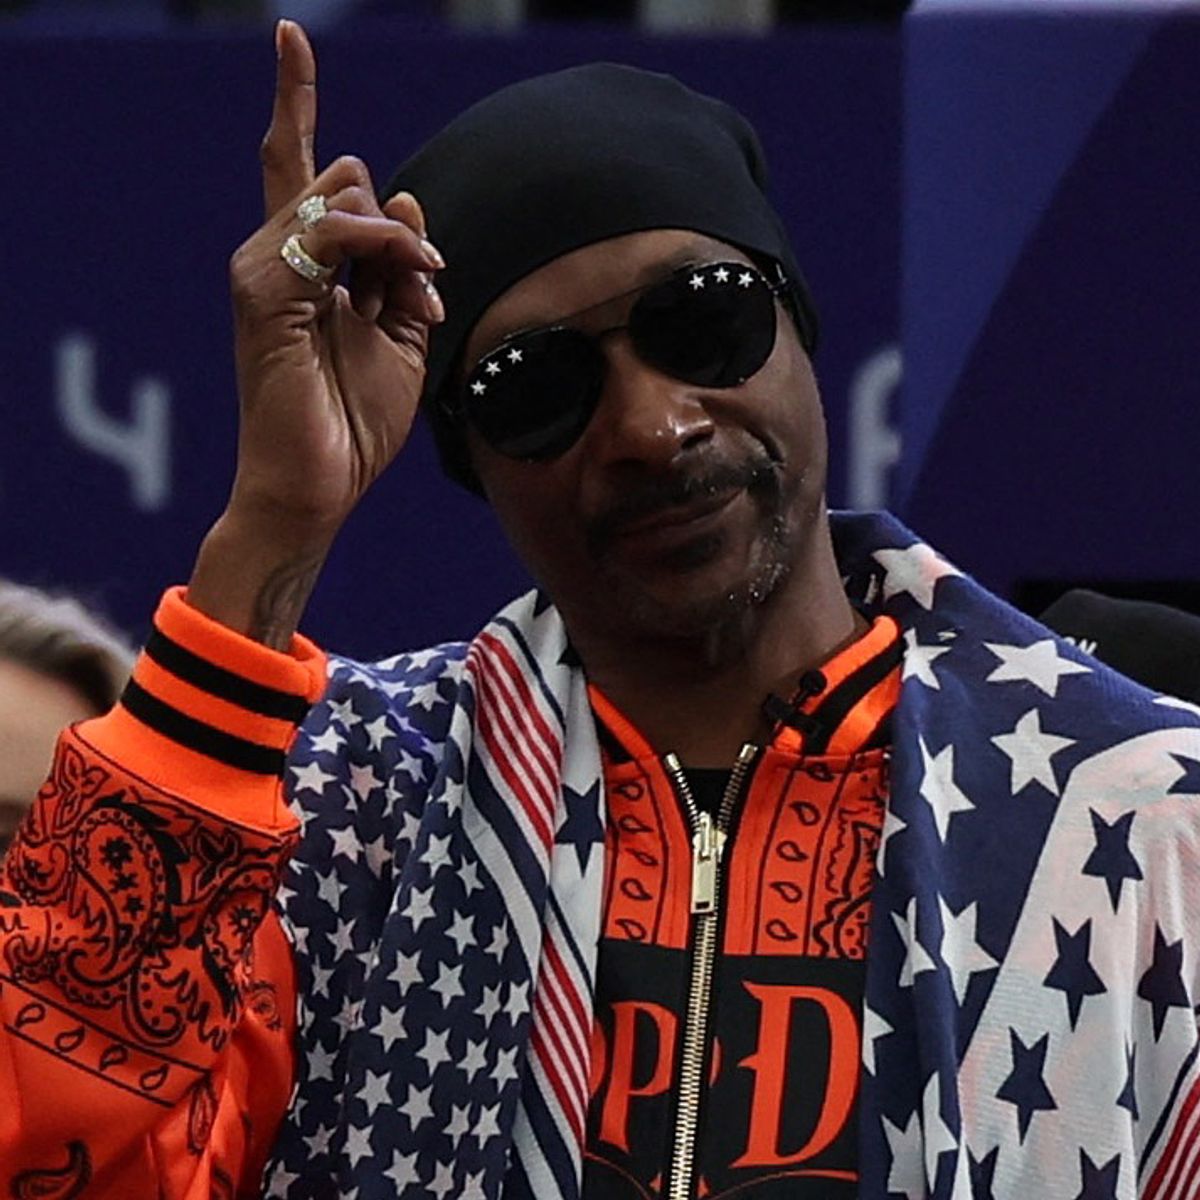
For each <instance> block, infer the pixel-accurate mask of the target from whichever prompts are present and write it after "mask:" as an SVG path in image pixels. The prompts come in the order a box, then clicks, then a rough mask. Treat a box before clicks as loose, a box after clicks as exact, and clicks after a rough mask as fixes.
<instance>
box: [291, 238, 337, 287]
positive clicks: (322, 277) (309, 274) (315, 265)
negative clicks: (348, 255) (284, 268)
mask: <svg viewBox="0 0 1200 1200" xmlns="http://www.w3.org/2000/svg"><path fill="white" fill-rule="evenodd" d="M279 257H280V258H282V259H283V261H284V262H285V263H287V265H288V266H289V267H291V268H292V270H293V271H295V272H296V274H297V275H299V276H300V278H301V279H307V280H308V281H309V282H310V283H324V282H325V281H326V280H328V278H329V277H330V276H331V275H332V274H333V267H327V266H325V264H324V263H319V262H317V260H316V259H315V258H313V256H312V255H311V254H309V252H308V251H307V250H305V248H304V244H303V243H302V242H301V241H300V235H299V234H298V233H293V234H292V236H291V237H290V238H288V239H287V241H286V242H284V243H283V245H282V246H280V247H279Z"/></svg>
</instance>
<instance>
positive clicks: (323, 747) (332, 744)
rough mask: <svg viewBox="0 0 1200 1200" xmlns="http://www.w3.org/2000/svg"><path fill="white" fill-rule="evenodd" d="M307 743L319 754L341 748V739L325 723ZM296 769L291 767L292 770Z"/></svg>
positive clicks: (330, 726) (333, 752) (334, 730)
mask: <svg viewBox="0 0 1200 1200" xmlns="http://www.w3.org/2000/svg"><path fill="white" fill-rule="evenodd" d="M309 745H310V746H311V747H312V748H313V749H314V750H317V751H319V752H320V753H321V754H336V753H337V752H338V751H339V750H340V749H341V748H342V739H341V737H340V736H339V735H338V731H337V730H336V729H334V728H333V726H332V725H327V726H326V727H325V728H324V729H322V730H321V732H320V733H319V734H318V735H317V736H316V737H315V738H313V740H312V741H311V742H309ZM296 769H297V768H295V767H293V768H292V771H293V772H294V771H296ZM318 790H320V789H318Z"/></svg>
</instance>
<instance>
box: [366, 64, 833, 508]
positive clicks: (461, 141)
mask: <svg viewBox="0 0 1200 1200" xmlns="http://www.w3.org/2000/svg"><path fill="white" fill-rule="evenodd" d="M766 175H767V173H766V163H765V160H764V158H763V152H762V147H761V146H760V145H759V141H758V138H757V136H756V135H755V133H754V130H753V129H752V128H751V127H750V125H749V123H748V122H747V121H746V120H745V119H744V118H743V117H742V116H741V115H740V114H739V113H737V112H736V111H735V110H734V109H732V108H730V107H729V105H727V104H724V103H722V102H721V101H719V100H714V99H712V98H711V97H708V96H702V95H700V94H699V93H697V92H694V91H692V90H691V89H690V88H687V87H685V86H684V85H683V84H681V83H680V82H679V81H678V80H676V79H673V78H672V77H671V76H669V75H659V74H655V73H653V72H649V71H642V70H638V69H636V68H634V67H626V66H619V65H616V64H613V63H593V64H590V65H588V66H583V67H573V68H571V69H570V70H566V71H559V72H556V73H554V74H552V75H542V76H538V77H537V78H534V79H528V80H524V81H523V82H521V83H516V84H512V85H511V86H509V87H506V88H503V89H502V90H501V91H498V92H496V93H494V94H493V95H491V96H488V97H487V98H486V99H484V100H481V101H480V102H479V103H478V104H475V105H473V106H472V107H471V108H469V109H467V110H466V112H464V113H462V114H461V115H460V116H458V117H456V118H455V119H454V120H453V121H451V122H450V124H449V125H447V126H446V127H445V128H444V129H442V130H441V132H440V133H438V134H436V135H435V136H434V137H433V138H431V139H430V141H429V142H427V143H426V144H425V146H423V147H422V148H421V149H420V150H418V151H417V153H416V154H414V155H413V156H412V158H410V159H409V160H408V161H407V162H406V163H404V165H403V166H401V167H400V169H399V170H398V171H397V172H396V174H395V176H394V177H393V178H392V180H391V182H390V183H389V184H388V186H387V188H386V189H385V192H384V197H385V198H387V197H391V196H393V195H395V194H396V193H397V192H400V191H408V192H412V193H413V194H414V195H415V196H416V197H417V199H418V200H419V201H420V202H421V205H422V207H423V208H424V210H425V214H426V219H427V221H428V223H429V237H430V239H431V240H432V241H433V242H434V244H435V245H436V246H437V247H438V248H439V249H440V250H441V251H442V253H443V254H444V255H445V258H446V262H447V264H448V265H447V267H446V269H445V270H444V271H442V272H440V273H439V274H438V277H437V286H438V290H439V292H440V293H441V295H442V299H443V300H444V301H445V306H446V320H445V322H444V323H443V324H442V325H440V326H438V327H437V328H436V329H434V330H433V332H432V334H431V337H430V342H429V356H428V362H427V375H426V380H425V391H424V396H423V398H422V406H423V408H424V410H425V413H426V416H427V417H428V419H429V421H430V423H431V424H432V426H433V432H434V437H435V439H436V441H437V446H438V452H439V454H440V455H441V461H442V467H443V469H444V470H445V471H446V473H447V474H448V475H449V476H450V477H451V478H452V479H455V480H457V481H458V482H459V483H461V484H463V485H464V486H466V487H468V488H470V489H471V490H473V491H479V490H480V489H479V484H478V481H477V480H476V478H475V475H474V471H473V470H472V468H471V465H470V460H469V457H468V454H467V450H466V441H465V438H464V436H463V430H462V427H461V424H460V423H459V421H458V420H457V419H456V418H453V417H451V416H449V415H448V414H447V413H446V412H445V411H444V408H443V405H442V404H441V403H439V398H440V396H441V393H442V390H443V389H444V388H446V387H448V386H452V385H453V371H454V368H455V366H456V364H457V362H458V359H459V356H460V355H461V353H462V349H463V347H464V346H465V344H466V342H467V339H468V337H469V335H470V333H471V330H472V329H473V328H474V326H475V323H476V322H477V321H478V320H479V318H480V317H481V316H482V315H483V313H484V311H485V309H487V307H488V306H489V305H490V304H491V303H492V302H493V301H494V300H496V299H497V298H498V297H499V296H501V295H502V294H503V293H504V292H505V291H506V290H507V289H508V288H509V287H511V286H512V285H513V284H514V283H516V282H517V281H518V280H519V279H522V278H523V277H524V276H526V275H528V274H529V273H530V272H531V271H535V270H537V268H538V267H540V266H543V265H544V264H546V263H548V262H550V261H551V260H552V259H555V258H558V257H560V256H561V255H563V254H567V253H569V252H570V251H572V250H577V249H579V248H580V247H581V246H587V245H590V244H592V243H593V242H598V241H602V240H604V239H605V238H610V237H616V236H618V235H620V234H625V233H635V232H638V231H640V230H646V229H668V228H671V229H691V230H695V231H696V232H697V233H703V234H707V235H709V236H711V237H714V238H717V239H718V240H720V241H723V242H727V243H729V244H731V245H735V246H739V247H741V248H742V249H743V250H744V251H746V252H747V253H748V254H751V255H758V256H760V257H764V256H765V257H767V258H769V259H772V260H774V261H775V262H777V263H778V264H779V265H780V267H781V268H782V270H783V273H784V275H785V276H786V278H787V280H788V282H789V284H790V286H791V308H792V310H793V314H794V316H795V318H796V324H797V328H798V329H799V333H800V339H801V341H802V342H803V344H804V346H805V348H806V349H807V350H808V351H809V352H810V353H811V352H812V350H813V349H814V347H815V344H816V333H817V319H816V313H815V310H814V308H813V305H812V301H811V298H810V297H809V294H808V289H807V287H806V286H805V283H804V280H803V277H802V276H801V274H800V271H799V269H798V267H797V266H796V263H795V259H794V258H793V255H792V250H791V247H790V246H789V245H788V240H787V235H786V234H785V233H784V230H783V226H782V224H781V223H780V220H779V217H778V216H777V215H776V213H775V211H774V209H773V208H772V207H771V205H770V203H769V202H768V200H767V198H766V194H765V189H766V183H767V178H766Z"/></svg>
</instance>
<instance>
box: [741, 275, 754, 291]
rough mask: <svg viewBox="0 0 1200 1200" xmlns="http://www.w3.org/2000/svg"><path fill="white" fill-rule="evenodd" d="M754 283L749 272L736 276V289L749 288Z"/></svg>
mask: <svg viewBox="0 0 1200 1200" xmlns="http://www.w3.org/2000/svg"><path fill="white" fill-rule="evenodd" d="M753 282H754V276H753V275H751V274H750V272H749V271H743V272H742V273H741V274H740V275H739V276H738V287H749V286H750V285H751V284H752V283H753Z"/></svg>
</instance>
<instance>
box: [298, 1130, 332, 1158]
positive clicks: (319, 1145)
mask: <svg viewBox="0 0 1200 1200" xmlns="http://www.w3.org/2000/svg"><path fill="white" fill-rule="evenodd" d="M332 1137H333V1129H332V1127H331V1126H329V1125H321V1126H319V1127H318V1128H317V1129H316V1130H315V1132H313V1133H310V1134H309V1135H308V1137H306V1138H305V1139H304V1144H305V1145H306V1146H307V1147H308V1149H309V1153H311V1154H314V1155H316V1154H324V1153H325V1152H326V1151H327V1150H328V1149H329V1140H330V1138H332Z"/></svg>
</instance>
